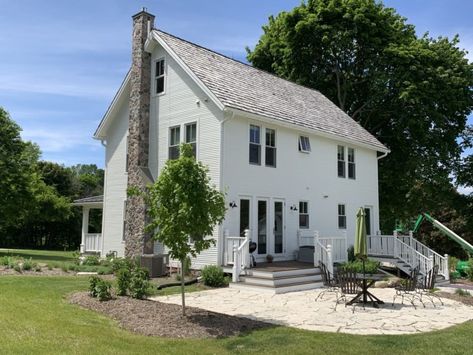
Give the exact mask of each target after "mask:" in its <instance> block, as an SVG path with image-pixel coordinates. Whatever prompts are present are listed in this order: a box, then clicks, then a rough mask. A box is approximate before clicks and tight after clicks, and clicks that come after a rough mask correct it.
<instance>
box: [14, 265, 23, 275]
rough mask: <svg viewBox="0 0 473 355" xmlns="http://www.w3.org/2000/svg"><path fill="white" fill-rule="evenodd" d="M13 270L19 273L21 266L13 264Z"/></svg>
mask: <svg viewBox="0 0 473 355" xmlns="http://www.w3.org/2000/svg"><path fill="white" fill-rule="evenodd" d="M13 270H15V271H16V272H20V273H21V266H20V264H15V265H14V266H13Z"/></svg>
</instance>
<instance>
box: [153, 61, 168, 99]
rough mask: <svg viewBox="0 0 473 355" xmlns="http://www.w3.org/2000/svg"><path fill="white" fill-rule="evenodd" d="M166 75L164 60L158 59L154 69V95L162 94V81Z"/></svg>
mask: <svg viewBox="0 0 473 355" xmlns="http://www.w3.org/2000/svg"><path fill="white" fill-rule="evenodd" d="M165 75H166V66H165V62H164V58H161V59H158V60H157V61H156V62H155V69H154V87H155V93H156V94H162V93H164V79H165Z"/></svg>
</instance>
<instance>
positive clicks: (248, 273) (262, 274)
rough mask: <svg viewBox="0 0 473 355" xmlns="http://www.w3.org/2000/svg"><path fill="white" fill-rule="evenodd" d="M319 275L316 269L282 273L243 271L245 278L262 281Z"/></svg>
mask: <svg viewBox="0 0 473 355" xmlns="http://www.w3.org/2000/svg"><path fill="white" fill-rule="evenodd" d="M313 274H320V269H319V268H318V267H314V268H307V269H295V270H282V271H266V270H264V271H263V270H258V269H248V270H245V275H246V276H254V277H258V278H262V279H278V278H283V277H299V276H305V275H313Z"/></svg>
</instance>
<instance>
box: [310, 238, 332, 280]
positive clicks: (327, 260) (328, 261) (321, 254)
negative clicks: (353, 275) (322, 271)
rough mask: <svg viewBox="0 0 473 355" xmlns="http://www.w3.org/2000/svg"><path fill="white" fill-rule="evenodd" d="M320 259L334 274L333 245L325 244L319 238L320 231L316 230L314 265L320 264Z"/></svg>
mask: <svg viewBox="0 0 473 355" xmlns="http://www.w3.org/2000/svg"><path fill="white" fill-rule="evenodd" d="M319 261H322V262H323V263H324V264H325V265H326V267H327V269H328V271H330V273H331V274H332V275H333V255H332V245H331V244H327V246H325V245H323V244H322V243H321V242H320V240H319V232H318V231H315V232H314V266H318V265H319Z"/></svg>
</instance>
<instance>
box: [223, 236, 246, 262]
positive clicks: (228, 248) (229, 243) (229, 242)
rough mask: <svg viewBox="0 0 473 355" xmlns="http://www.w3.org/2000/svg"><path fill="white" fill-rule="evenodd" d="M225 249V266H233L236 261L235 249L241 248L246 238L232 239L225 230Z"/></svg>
mask: <svg viewBox="0 0 473 355" xmlns="http://www.w3.org/2000/svg"><path fill="white" fill-rule="evenodd" d="M224 235H225V249H224V262H225V265H233V264H234V262H235V260H234V257H235V255H234V253H233V250H234V249H235V248H238V247H240V245H241V244H242V243H243V242H244V241H245V237H230V236H229V234H228V230H225V232H224Z"/></svg>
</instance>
